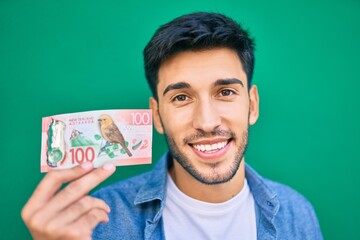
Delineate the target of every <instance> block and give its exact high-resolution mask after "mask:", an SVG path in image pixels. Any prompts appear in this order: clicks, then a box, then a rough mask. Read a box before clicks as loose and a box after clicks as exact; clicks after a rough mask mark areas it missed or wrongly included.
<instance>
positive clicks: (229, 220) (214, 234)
mask: <svg viewBox="0 0 360 240" xmlns="http://www.w3.org/2000/svg"><path fill="white" fill-rule="evenodd" d="M166 191H167V198H166V204H165V209H164V212H163V220H164V228H165V237H166V239H168V240H173V239H190V240H199V239H206V240H215V239H216V240H218V239H221V240H227V239H231V240H233V239H241V240H253V239H256V217H255V204H254V198H253V195H252V193H251V191H250V189H249V186H248V184H247V181H246V179H245V182H244V187H243V189H242V190H241V191H240V192H239V193H238V194H237V195H236V196H235V197H233V198H232V199H230V200H228V201H226V202H223V203H208V202H203V201H199V200H196V199H193V198H191V197H189V196H187V195H185V194H184V193H183V192H181V191H180V190H179V189H178V188H177V186H176V185H175V183H174V181H173V180H172V179H171V177H170V175H169V174H168V184H167V190H166Z"/></svg>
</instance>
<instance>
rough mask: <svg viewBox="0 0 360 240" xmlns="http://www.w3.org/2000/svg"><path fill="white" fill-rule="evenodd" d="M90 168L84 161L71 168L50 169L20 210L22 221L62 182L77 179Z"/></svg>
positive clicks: (47, 198) (44, 201) (46, 199)
mask: <svg viewBox="0 0 360 240" xmlns="http://www.w3.org/2000/svg"><path fill="white" fill-rule="evenodd" d="M92 168H93V166H92V164H91V163H89V162H86V163H83V164H81V165H80V166H77V167H74V168H72V169H66V170H61V171H52V172H49V173H48V174H46V175H45V177H44V178H43V180H42V181H41V182H40V183H39V185H38V186H37V188H36V189H35V191H34V193H33V194H32V196H31V197H30V199H29V200H28V202H27V203H26V205H25V206H24V208H23V210H22V212H21V215H22V217H23V219H24V221H25V222H26V221H27V220H28V219H29V218H30V217H31V216H32V215H33V214H34V213H35V212H36V211H37V210H38V209H40V208H41V207H43V206H44V205H45V204H46V203H47V202H48V201H49V199H51V198H52V197H53V195H54V194H55V193H56V192H57V191H58V190H59V189H60V187H61V186H62V184H64V183H67V182H70V181H72V180H75V179H78V178H79V177H81V176H83V175H84V174H86V173H87V172H89V171H90V170H91V169H92Z"/></svg>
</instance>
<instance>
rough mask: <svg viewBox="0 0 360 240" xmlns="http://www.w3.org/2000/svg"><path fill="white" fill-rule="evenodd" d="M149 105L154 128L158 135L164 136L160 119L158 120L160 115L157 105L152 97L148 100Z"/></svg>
mask: <svg viewBox="0 0 360 240" xmlns="http://www.w3.org/2000/svg"><path fill="white" fill-rule="evenodd" d="M149 104H150V108H151V110H152V113H153V117H154V126H155V128H156V131H158V133H160V134H164V128H163V126H162V124H161V118H160V114H159V104H158V102H157V101H156V100H155V98H153V97H151V98H150V99H149Z"/></svg>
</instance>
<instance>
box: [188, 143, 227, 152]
mask: <svg viewBox="0 0 360 240" xmlns="http://www.w3.org/2000/svg"><path fill="white" fill-rule="evenodd" d="M226 144H227V141H224V142H219V143H214V144H201V145H200V144H199V145H195V144H194V145H193V147H194V148H195V149H196V150H198V151H202V152H205V151H214V150H219V149H222V148H224V147H225V145H226Z"/></svg>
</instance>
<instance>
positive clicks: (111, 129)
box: [98, 114, 132, 157]
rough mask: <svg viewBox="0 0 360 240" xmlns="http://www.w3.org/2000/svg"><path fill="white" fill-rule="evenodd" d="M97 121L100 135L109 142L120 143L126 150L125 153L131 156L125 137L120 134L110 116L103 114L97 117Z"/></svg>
mask: <svg viewBox="0 0 360 240" xmlns="http://www.w3.org/2000/svg"><path fill="white" fill-rule="evenodd" d="M98 122H99V126H100V131H101V135H102V137H103V138H104V139H105V140H106V141H107V142H109V143H111V144H116V143H118V144H120V145H121V147H122V148H123V149H124V150H125V151H126V153H127V155H128V156H129V157H131V156H132V154H131V152H130V151H129V149H128V148H127V147H126V144H125V139H124V137H123V135H122V134H121V132H120V130H119V128H118V127H117V126H116V125H115V123H114V121H113V120H112V118H111V117H110V116H109V115H106V114H103V115H101V116H100V117H99V119H98ZM106 145H107V144H106ZM106 145H105V147H106ZM100 153H101V152H100ZM100 153H99V154H100Z"/></svg>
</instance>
